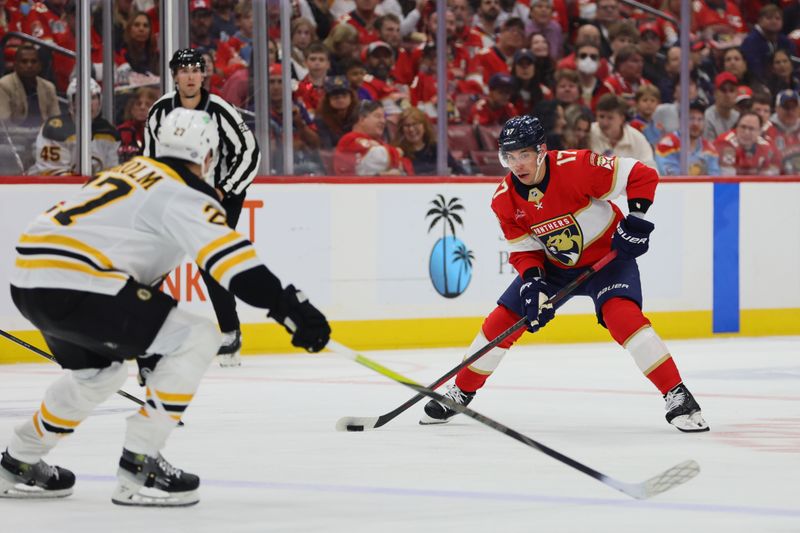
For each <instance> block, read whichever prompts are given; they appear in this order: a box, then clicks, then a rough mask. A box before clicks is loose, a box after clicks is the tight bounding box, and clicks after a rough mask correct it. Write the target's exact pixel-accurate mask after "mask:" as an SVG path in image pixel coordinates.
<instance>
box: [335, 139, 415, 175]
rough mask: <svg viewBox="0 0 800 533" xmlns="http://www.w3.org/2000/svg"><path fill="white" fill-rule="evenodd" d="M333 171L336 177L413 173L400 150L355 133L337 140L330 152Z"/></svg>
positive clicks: (409, 163)
mask: <svg viewBox="0 0 800 533" xmlns="http://www.w3.org/2000/svg"><path fill="white" fill-rule="evenodd" d="M333 170H334V174H336V175H337V176H356V175H357V176H376V175H378V176H379V175H381V174H398V173H403V174H413V173H414V172H413V167H412V166H411V162H410V161H409V160H408V159H406V158H405V157H403V154H402V151H401V150H399V149H398V148H396V147H394V146H392V145H390V144H386V143H383V142H381V141H379V140H377V139H373V138H372V137H370V136H368V135H364V134H363V133H357V132H355V131H351V132H350V133H347V134H345V135H344V137H342V138H341V139H339V144H337V145H336V151H335V152H334V153H333Z"/></svg>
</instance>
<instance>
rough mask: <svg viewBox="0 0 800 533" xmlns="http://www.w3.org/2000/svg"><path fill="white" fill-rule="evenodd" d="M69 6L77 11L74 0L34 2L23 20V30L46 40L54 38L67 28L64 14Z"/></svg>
mask: <svg viewBox="0 0 800 533" xmlns="http://www.w3.org/2000/svg"><path fill="white" fill-rule="evenodd" d="M67 7H69V8H70V9H71V10H72V11H73V12H74V11H75V2H74V0H69V1H68V0H46V1H44V2H33V3H32V4H31V5H30V11H28V14H27V15H25V16H24V18H23V20H22V32H23V33H27V34H28V35H32V36H34V37H36V38H39V39H44V40H46V41H52V40H54V37H55V35H56V34H58V33H64V32H65V31H66V30H67V27H66V22H65V21H64V20H63V15H64V14H65V13H66V12H67V9H66V8H67Z"/></svg>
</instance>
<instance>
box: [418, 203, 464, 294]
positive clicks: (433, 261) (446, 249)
mask: <svg viewBox="0 0 800 533" xmlns="http://www.w3.org/2000/svg"><path fill="white" fill-rule="evenodd" d="M459 202H460V200H459V198H451V199H450V200H446V199H445V197H444V196H443V195H441V194H437V195H436V198H434V199H433V200H432V201H431V204H433V206H434V207H432V208H431V209H429V210H428V212H427V213H426V214H425V218H432V220H431V224H430V226H428V233H430V232H431V230H433V228H435V227H436V225H437V224H441V225H442V237H441V238H440V239H439V240H438V241H436V244H434V246H433V250H432V252H431V258H430V265H429V270H430V276H431V281H432V282H433V287H434V288H435V289H436V291H437V292H438V293H439V294H441V295H442V296H444V297H445V298H455V297H456V296H458V295H460V294H461V293H463V292H464V290H465V289H466V288H467V285H469V282H470V280H471V279H472V261H473V260H474V258H475V256H474V254H473V253H472V252H471V251H470V250H467V247H466V245H465V244H464V243H463V242H461V241H460V240H459V239H458V238H456V224H458V225H459V226H462V227H463V226H464V220H463V219H462V218H461V215H460V214H459V213H458V211H462V212H463V211H464V206H463V205H461V204H460V203H459ZM448 229H449V230H450V235H448ZM456 269H457V270H458V273H457V280H456V283H455V285H453V283H452V281H453V276H454V275H455V274H456V272H455V271H456ZM448 278H449V280H448Z"/></svg>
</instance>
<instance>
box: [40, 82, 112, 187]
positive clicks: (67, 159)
mask: <svg viewBox="0 0 800 533" xmlns="http://www.w3.org/2000/svg"><path fill="white" fill-rule="evenodd" d="M89 84H90V90H91V93H92V99H91V102H92V140H91V142H90V144H89V152H90V155H91V158H92V174H96V173H97V172H100V171H101V170H103V169H104V168H109V167H113V166H114V165H116V164H118V163H119V155H118V153H117V152H118V150H119V135H118V134H117V129H116V128H115V127H114V126H112V125H111V123H110V122H108V121H107V120H106V119H104V118H103V117H102V116H100V111H101V109H100V104H101V102H102V92H101V90H100V85H98V84H97V82H96V81H94V80H93V79H91V78H89ZM77 92H78V80H77V78H73V79H72V81H71V82H70V83H69V86H68V87H67V100H68V101H69V111H67V112H66V113H62V114H60V115H58V116H56V117H51V118H49V119H48V120H47V122H45V123H44V124H43V125H42V127H41V129H40V130H39V134H38V135H37V136H36V146H35V148H34V150H35V152H36V153H35V154H34V155H35V156H36V162H35V163H34V164H33V166H31V168H29V169H28V174H29V175H39V176H71V175H74V174H77V173H78V171H77V169H76V168H75V162H76V160H77V155H76V146H77V145H76V143H75V97H76V94H77Z"/></svg>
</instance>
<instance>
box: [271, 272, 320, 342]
mask: <svg viewBox="0 0 800 533" xmlns="http://www.w3.org/2000/svg"><path fill="white" fill-rule="evenodd" d="M267 316H269V317H270V318H272V319H274V320H275V321H276V322H279V323H280V324H283V327H285V328H286V331H288V332H289V333H291V334H292V345H293V346H297V347H298V348H304V349H305V350H306V351H308V352H312V353H316V352H319V351H320V350H322V349H323V348H324V347H325V345H326V344H328V341H329V340H330V338H331V327H330V325H328V321H327V320H326V319H325V315H323V314H322V313H321V312H320V311H319V309H317V308H316V307H314V306H313V305H311V303H310V302H309V301H308V298H306V295H305V294H303V292H302V291H299V290H297V289H295V288H294V285H287V286H286V288H285V289H283V292H282V293H281V298H280V301H279V302H278V305H277V306H275V308H274V309H270V310H269V313H268V314H267Z"/></svg>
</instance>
